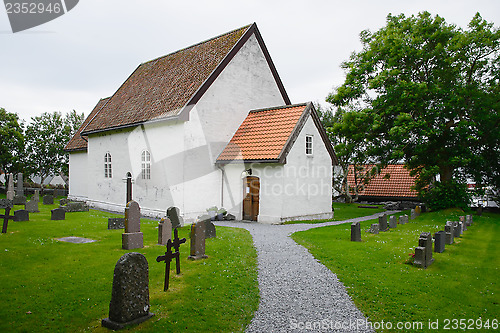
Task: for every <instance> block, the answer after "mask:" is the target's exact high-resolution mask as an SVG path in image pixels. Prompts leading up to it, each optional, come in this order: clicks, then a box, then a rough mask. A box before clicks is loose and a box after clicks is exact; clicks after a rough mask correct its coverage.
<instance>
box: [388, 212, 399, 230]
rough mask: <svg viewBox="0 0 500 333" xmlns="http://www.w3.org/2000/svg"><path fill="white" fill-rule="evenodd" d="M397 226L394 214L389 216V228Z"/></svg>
mask: <svg viewBox="0 0 500 333" xmlns="http://www.w3.org/2000/svg"><path fill="white" fill-rule="evenodd" d="M397 226H398V220H397V217H396V216H395V215H391V216H389V228H392V229H394V228H396V227H397Z"/></svg>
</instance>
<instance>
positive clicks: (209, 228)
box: [198, 215, 217, 239]
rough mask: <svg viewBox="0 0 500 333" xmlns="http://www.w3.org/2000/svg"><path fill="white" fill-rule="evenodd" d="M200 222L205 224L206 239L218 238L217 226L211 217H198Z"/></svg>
mask: <svg viewBox="0 0 500 333" xmlns="http://www.w3.org/2000/svg"><path fill="white" fill-rule="evenodd" d="M198 220H199V221H203V222H204V223H205V239H207V238H216V237H217V231H216V230H215V225H214V224H213V222H212V220H211V217H210V215H202V216H200V217H198Z"/></svg>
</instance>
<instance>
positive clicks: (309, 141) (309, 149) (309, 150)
mask: <svg viewBox="0 0 500 333" xmlns="http://www.w3.org/2000/svg"><path fill="white" fill-rule="evenodd" d="M305 144H306V156H313V154H314V149H313V144H314V136H313V135H310V134H308V135H306V141H305Z"/></svg>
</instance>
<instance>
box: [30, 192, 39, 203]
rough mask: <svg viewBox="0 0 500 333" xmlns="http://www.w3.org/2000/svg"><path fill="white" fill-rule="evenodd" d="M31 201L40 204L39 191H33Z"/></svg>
mask: <svg viewBox="0 0 500 333" xmlns="http://www.w3.org/2000/svg"><path fill="white" fill-rule="evenodd" d="M31 201H36V202H40V191H39V190H35V194H33V196H32V197H31Z"/></svg>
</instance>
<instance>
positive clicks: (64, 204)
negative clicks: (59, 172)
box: [59, 198, 70, 206]
mask: <svg viewBox="0 0 500 333" xmlns="http://www.w3.org/2000/svg"><path fill="white" fill-rule="evenodd" d="M69 202H70V201H69V199H68V198H61V199H60V200H59V206H66V205H67V204H68V203H69Z"/></svg>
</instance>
